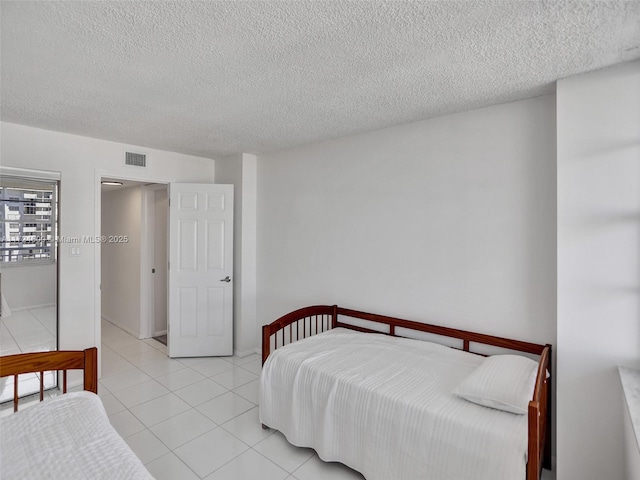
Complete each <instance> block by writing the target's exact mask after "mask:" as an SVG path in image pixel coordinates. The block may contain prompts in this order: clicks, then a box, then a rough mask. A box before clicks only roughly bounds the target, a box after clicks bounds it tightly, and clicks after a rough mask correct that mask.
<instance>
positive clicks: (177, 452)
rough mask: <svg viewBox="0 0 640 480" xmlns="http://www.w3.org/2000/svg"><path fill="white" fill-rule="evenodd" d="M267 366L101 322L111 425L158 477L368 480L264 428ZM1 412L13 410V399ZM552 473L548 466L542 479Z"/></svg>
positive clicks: (103, 392)
mask: <svg viewBox="0 0 640 480" xmlns="http://www.w3.org/2000/svg"><path fill="white" fill-rule="evenodd" d="M260 371H261V362H260V357H259V356H258V355H256V354H254V355H250V356H248V357H245V358H239V357H223V358H184V359H170V358H168V357H167V356H166V347H165V346H164V345H162V344H161V343H159V342H157V341H155V340H153V339H147V340H137V339H135V338H133V337H131V336H130V335H129V334H127V333H126V332H124V331H122V330H120V329H119V328H117V327H115V326H113V325H112V324H110V323H107V322H103V324H102V377H101V379H100V384H99V392H98V393H99V395H100V397H101V398H102V401H103V403H104V406H105V409H106V411H107V414H108V415H109V419H110V420H111V424H112V425H113V426H114V428H115V429H116V430H117V431H118V432H119V433H120V435H121V436H122V437H123V438H124V439H125V441H126V442H127V443H128V444H129V446H130V447H131V448H132V450H133V451H134V452H135V453H136V455H138V457H139V458H140V459H141V460H142V462H143V463H144V464H145V466H146V467H147V469H148V470H149V471H150V472H151V474H152V475H153V476H154V477H155V478H156V479H158V480H198V479H205V480H254V479H255V480H296V479H297V480H358V479H359V480H362V479H363V478H364V477H363V476H362V475H360V474H359V473H357V472H355V471H353V470H351V469H349V468H348V467H346V466H344V465H342V464H339V463H326V462H323V461H322V460H320V459H319V458H318V456H317V455H316V453H315V452H314V451H313V450H311V449H308V448H298V447H294V446H293V445H291V444H289V443H288V442H287V441H286V439H285V438H284V436H283V435H282V434H280V433H279V432H275V431H273V430H263V429H262V427H261V425H260V422H259V419H258V407H257V404H258V378H259V375H260ZM56 394H57V393H55V392H52V393H51V395H56ZM36 402H37V397H36V398H33V399H27V401H26V402H24V403H23V402H21V403H20V408H25V407H26V408H28V405H29V404H30V403H36ZM25 403H26V405H25ZM0 413H2V414H7V413H8V408H7V404H5V405H3V408H2V412H0ZM553 478H554V475H553V474H552V473H551V472H549V471H546V470H545V471H544V473H543V475H542V479H543V480H553ZM390 480H392V479H390Z"/></svg>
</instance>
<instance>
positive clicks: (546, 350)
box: [262, 305, 552, 480]
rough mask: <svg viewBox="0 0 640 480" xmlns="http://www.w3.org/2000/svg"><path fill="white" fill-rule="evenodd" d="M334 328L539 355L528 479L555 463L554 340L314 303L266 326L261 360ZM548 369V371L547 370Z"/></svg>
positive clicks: (531, 404) (468, 349)
mask: <svg viewBox="0 0 640 480" xmlns="http://www.w3.org/2000/svg"><path fill="white" fill-rule="evenodd" d="M341 317H345V319H346V318H349V319H355V320H356V323H357V322H359V321H364V322H365V323H366V322H371V323H372V325H370V326H373V325H376V326H379V327H380V329H379V330H378V329H371V328H367V327H365V326H362V324H360V325H355V324H352V323H348V322H344V321H342V320H341ZM336 327H343V328H349V329H351V330H356V331H359V332H365V333H379V334H384V335H391V336H398V337H405V336H408V335H403V333H404V331H418V332H425V333H428V334H433V335H438V336H441V337H448V338H454V339H457V340H459V341H460V349H461V350H464V351H465V352H471V353H477V352H472V350H471V344H472V343H478V344H483V345H490V346H493V347H499V348H504V349H508V350H513V351H517V352H523V353H528V354H534V355H538V356H539V363H538V373H537V377H536V384H535V389H534V392H533V397H532V399H531V401H530V402H529V412H528V418H529V437H528V459H529V461H528V462H527V480H537V479H539V478H540V476H541V474H542V467H543V466H544V467H545V468H551V381H550V379H551V351H552V348H551V345H548V344H547V345H541V344H537V343H529V342H524V341H521V340H512V339H509V338H503V337H497V336H493V335H486V334H483V333H476V332H470V331H466V330H458V329H455V328H449V327H443V326H439V325H431V324H427V323H421V322H416V321H412V320H403V319H401V318H396V317H389V316H386V315H378V314H375V313H367V312H361V311H358V310H351V309H348V308H342V307H338V306H337V305H314V306H310V307H304V308H300V309H298V310H295V311H293V312H291V313H288V314H286V315H283V316H282V317H280V318H278V319H277V320H275V321H273V322H272V323H270V324H268V325H264V326H263V327H262V363H263V364H264V362H265V361H266V360H267V358H268V357H269V354H270V353H271V350H272V347H273V349H274V350H275V349H277V348H279V347H282V346H285V345H287V344H289V343H293V342H295V341H298V340H302V339H304V338H306V337H310V336H313V335H315V334H317V333H322V332H324V331H326V330H331V329H333V328H336ZM547 372H548V373H549V375H547Z"/></svg>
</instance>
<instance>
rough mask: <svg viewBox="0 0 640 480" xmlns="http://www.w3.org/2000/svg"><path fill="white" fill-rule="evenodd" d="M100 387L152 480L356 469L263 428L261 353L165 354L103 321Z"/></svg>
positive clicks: (272, 477) (349, 475)
mask: <svg viewBox="0 0 640 480" xmlns="http://www.w3.org/2000/svg"><path fill="white" fill-rule="evenodd" d="M101 353H102V377H101V379H100V385H99V395H100V397H101V398H102V401H103V403H104V405H105V409H106V410H107V414H108V415H109V418H110V420H111V423H112V425H113V426H114V428H115V429H116V430H117V431H118V432H119V433H120V435H122V437H123V438H124V439H125V441H126V442H127V443H128V444H129V446H130V447H131V448H132V450H133V451H134V452H135V453H136V455H138V457H139V458H140V459H141V460H142V462H143V463H144V464H145V466H146V467H147V469H148V470H149V471H150V472H151V474H152V475H153V476H154V477H156V478H157V479H158V480H165V479H167V480H168V479H171V480H176V479H179V480H183V479H184V480H189V479H206V480H252V479H256V480H285V479H289V480H295V479H297V480H316V479H317V480H320V479H323V480H332V479H335V480H338V479H344V480H349V479H356V480H357V479H362V478H363V477H362V475H360V474H359V473H357V472H354V471H353V470H351V469H349V468H347V467H345V466H344V465H341V464H337V463H325V462H323V461H321V460H320V459H319V458H318V456H317V455H316V454H315V452H314V451H313V450H311V449H307V448H297V447H294V446H292V445H290V444H289V443H288V442H287V441H286V439H285V438H284V436H283V435H282V434H280V433H279V432H275V431H273V430H263V429H262V426H261V425H260V421H259V419H258V407H257V405H258V378H259V376H260V371H261V361H260V357H259V356H258V355H256V354H254V355H250V356H248V357H245V358H239V357H220V358H182V359H171V358H168V357H167V356H166V347H165V346H164V345H162V344H161V343H159V342H157V341H156V340H153V339H146V340H137V339H135V338H133V337H132V336H130V335H129V334H127V333H126V332H124V331H122V330H120V329H119V328H117V327H115V326H114V325H112V324H110V323H108V322H103V323H102V352H101Z"/></svg>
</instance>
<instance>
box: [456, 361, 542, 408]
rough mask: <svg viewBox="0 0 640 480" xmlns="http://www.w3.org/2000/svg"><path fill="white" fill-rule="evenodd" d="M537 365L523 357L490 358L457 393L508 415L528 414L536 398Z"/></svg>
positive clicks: (462, 384)
mask: <svg viewBox="0 0 640 480" xmlns="http://www.w3.org/2000/svg"><path fill="white" fill-rule="evenodd" d="M537 372H538V363H537V362H534V361H533V360H531V359H530V358H526V357H523V356H520V355H493V356H491V357H487V358H486V359H485V361H484V362H483V363H481V364H480V366H478V367H477V368H476V369H475V370H474V371H473V373H472V374H471V375H469V376H468V377H467V378H466V379H464V380H463V381H462V382H461V383H460V385H458V386H457V387H456V388H455V389H454V390H453V394H454V395H458V396H459V397H462V398H464V399H466V400H469V401H470V402H473V403H477V404H478V405H483V406H485V407H490V408H496V409H498V410H504V411H505V412H511V413H517V414H520V415H522V414H525V413H527V411H528V407H529V401H530V400H531V399H532V398H533V390H534V389H535V383H536V374H537Z"/></svg>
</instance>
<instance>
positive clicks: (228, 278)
mask: <svg viewBox="0 0 640 480" xmlns="http://www.w3.org/2000/svg"><path fill="white" fill-rule="evenodd" d="M220 281H221V282H227V283H229V282H230V281H231V277H230V276H229V275H227V276H226V277H224V278H223V279H222V280H220Z"/></svg>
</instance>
